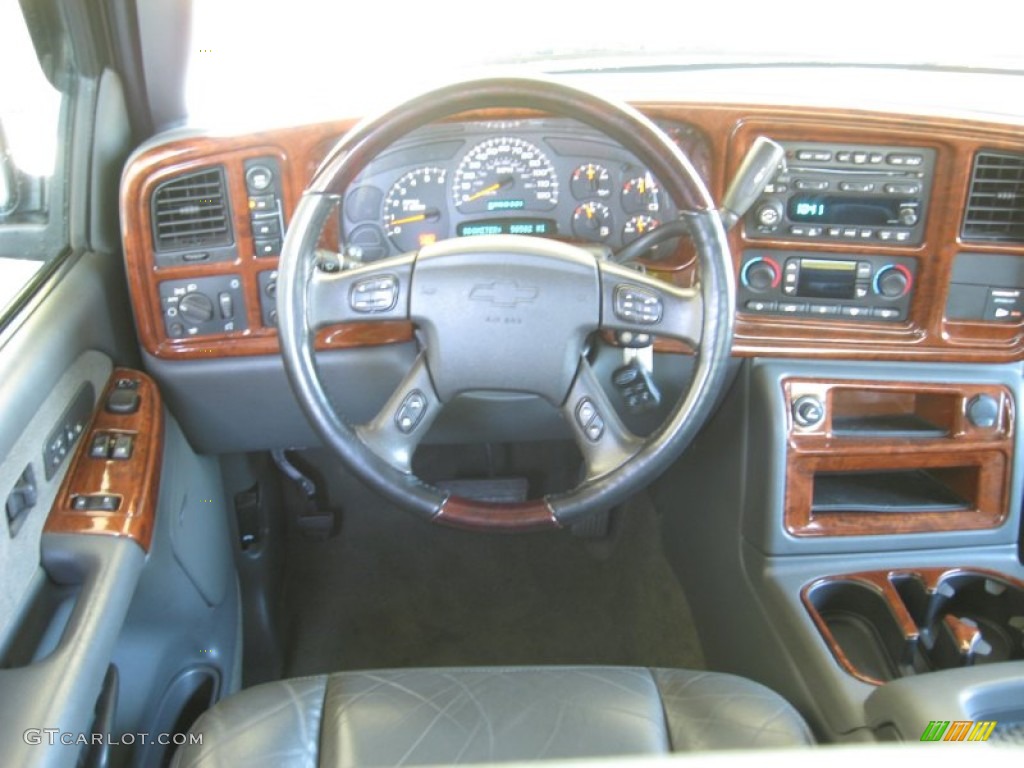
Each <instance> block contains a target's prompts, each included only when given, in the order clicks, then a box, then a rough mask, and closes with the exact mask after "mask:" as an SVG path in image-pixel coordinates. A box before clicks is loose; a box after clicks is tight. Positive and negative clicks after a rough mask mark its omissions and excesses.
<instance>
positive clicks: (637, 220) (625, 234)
mask: <svg viewBox="0 0 1024 768" xmlns="http://www.w3.org/2000/svg"><path fill="white" fill-rule="evenodd" d="M659 226H661V222H660V221H658V220H657V219H655V218H652V217H651V216H645V215H643V214H640V215H639V216H633V217H632V218H631V219H629V221H627V222H626V226H624V227H623V228H622V244H623V245H629V244H630V243H632V242H633V241H634V240H636V239H637V238H638V237H640V236H641V235H646V234H647V233H648V232H650V231H651V230H652V229H657V228H658V227H659Z"/></svg>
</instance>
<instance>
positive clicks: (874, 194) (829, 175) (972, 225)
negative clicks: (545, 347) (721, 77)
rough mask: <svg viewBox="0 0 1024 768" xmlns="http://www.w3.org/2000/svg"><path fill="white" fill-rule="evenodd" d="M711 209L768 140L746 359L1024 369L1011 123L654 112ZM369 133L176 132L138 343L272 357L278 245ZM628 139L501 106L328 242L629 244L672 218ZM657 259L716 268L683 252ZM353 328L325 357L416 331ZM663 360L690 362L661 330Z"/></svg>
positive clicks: (168, 149) (740, 280)
mask: <svg viewBox="0 0 1024 768" xmlns="http://www.w3.org/2000/svg"><path fill="white" fill-rule="evenodd" d="M637 106H638V107H639V108H640V109H641V110H642V111H644V112H645V113H646V114H647V115H648V116H649V117H650V118H652V119H653V120H655V121H657V122H659V123H660V124H661V125H662V126H663V127H665V128H666V129H667V130H668V132H669V133H670V135H671V136H672V138H673V139H674V140H675V141H676V142H677V143H678V144H679V145H680V147H681V148H682V149H683V151H684V152H685V153H686V154H687V155H688V156H689V157H690V159H691V161H692V162H693V163H694V165H695V166H696V167H697V168H698V170H699V172H700V173H701V174H702V175H703V176H704V178H705V179H706V181H707V182H708V185H709V187H710V189H711V191H712V193H713V195H714V196H715V198H716V199H719V200H720V199H721V196H722V194H723V193H724V189H725V187H726V186H727V184H728V180H729V179H730V178H731V177H732V175H733V174H734V173H735V172H736V170H737V168H738V167H739V164H740V162H741V160H742V158H743V156H744V154H745V153H746V151H747V149H748V148H749V147H750V146H751V144H752V143H753V142H754V140H755V139H756V138H757V137H758V136H761V135H764V136H768V137H770V138H772V139H774V140H776V141H779V142H781V143H782V144H783V145H784V146H785V148H786V152H787V165H788V168H787V171H786V173H785V174H783V175H780V176H779V177H777V178H776V179H774V180H773V183H772V185H770V186H769V188H768V190H767V191H766V194H765V195H764V196H763V198H762V199H761V200H759V201H758V203H757V204H756V205H755V206H754V208H753V209H752V210H751V211H750V213H749V214H748V215H747V217H746V218H745V220H744V221H743V222H742V223H741V224H740V225H739V226H737V227H736V228H735V229H733V230H732V231H731V233H730V242H731V246H732V250H733V256H734V267H735V270H736V274H737V288H738V299H739V303H738V315H737V323H736V333H735V340H734V346H733V353H734V354H735V355H737V356H763V355H771V356H775V357H806V358H813V359H821V358H831V359H890V360H905V361H917V360H921V361H929V360H930V361H953V362H1012V361H1019V360H1021V359H1024V336H1022V333H1021V331H1022V327H1024V323H1022V311H1024V301H1022V298H1021V297H1022V295H1024V232H1022V223H1021V222H1022V221H1024V210H1022V205H1024V203H1022V201H1024V140H1022V138H1021V135H1020V132H1019V129H1018V128H1016V127H1015V126H1012V125H1009V124H1001V123H992V122H984V121H981V120H965V119H953V118H943V117H934V116H920V115H899V114H887V113H873V112H851V111H849V110H840V109H831V108H823V107H815V108H811V107H801V108H796V107H787V108H782V107H776V106H759V105H735V104H687V103H668V102H658V103H648V104H639V105H637ZM351 125H352V122H350V121H341V122H336V123H323V124H316V125H310V126H303V127H297V128H289V129H281V130H273V131H267V132H263V133H254V134H247V135H239V136H224V137H215V136H210V135H202V134H195V133H173V134H168V135H166V136H162V137H157V138H156V139H155V140H154V141H152V142H150V143H149V144H147V145H146V146H144V147H142V148H140V149H139V150H138V151H137V152H136V153H135V154H134V155H133V157H132V158H131V159H130V161H129V163H128V166H127V168H126V171H125V175H124V178H123V183H122V189H121V212H122V225H123V239H124V246H125V259H126V263H127V274H128V278H129V285H130V291H131V296H132V303H133V308H134V311H135V315H136V320H137V326H138V329H139V334H140V341H141V343H142V346H143V348H144V349H145V351H146V352H147V354H149V355H151V356H153V357H154V358H156V359H162V360H168V361H173V360H188V359H210V358H233V357H244V356H261V355H273V354H276V352H277V339H276V330H275V324H276V314H275V312H276V309H275V300H274V290H275V282H274V281H275V279H276V272H275V269H276V265H277V261H276V260H277V255H278V253H279V252H280V246H281V242H282V239H283V236H284V233H285V232H286V231H287V225H288V221H289V218H290V216H291V214H292V212H293V211H294V208H295V205H296V203H297V200H298V198H299V196H300V195H301V193H302V190H303V189H304V188H305V186H306V185H307V184H308V183H309V181H310V179H311V178H312V175H313V173H314V171H315V169H316V167H317V166H318V164H319V163H320V162H321V161H322V160H323V158H324V157H325V156H326V155H327V153H328V152H329V150H330V148H331V147H332V145H333V144H334V142H335V141H336V140H337V139H338V137H339V136H341V135H342V134H343V133H344V132H345V131H346V130H347V129H348V128H349V127H350V126H351ZM675 213H676V212H675V211H674V209H673V208H672V206H671V203H670V201H668V200H666V199H665V198H664V196H663V195H662V194H661V192H660V190H659V188H658V181H657V179H655V178H653V177H652V176H651V175H650V173H649V172H648V171H647V169H645V168H644V167H643V166H642V165H641V164H639V163H638V162H637V161H636V159H635V158H633V157H632V156H631V155H630V154H629V153H628V152H626V151H625V150H624V149H623V148H622V147H620V146H618V145H617V144H616V143H615V142H614V141H611V140H609V139H607V138H604V137H602V136H599V135H596V134H595V133H594V132H593V131H592V130H591V129H589V128H587V127H585V126H582V125H579V124H576V123H573V122H571V121H567V120H563V119H559V118H552V117H545V116H538V115H536V114H533V113H528V112H522V111H517V110H490V111H488V112H487V113H486V114H479V115H469V116H466V117H465V119H463V120H461V121H458V120H457V121H449V122H445V123H441V124H438V125H433V126H429V127H427V128H425V129H423V130H421V131H419V132H417V133H416V134H413V135H410V136H409V137H407V138H406V139H404V140H403V141H401V142H400V143H398V144H396V145H394V146H393V147H391V148H390V149H389V150H388V151H387V152H385V153H383V154H381V155H380V156H379V157H378V158H376V159H375V160H374V162H372V163H371V164H370V165H369V166H368V167H367V168H366V169H365V170H364V172H363V173H362V175H361V176H360V177H359V178H358V179H357V180H356V181H355V182H354V183H353V185H352V186H351V188H350V189H349V190H348V191H347V194H346V195H345V197H344V199H343V204H342V205H341V206H339V213H338V216H337V218H336V220H335V221H334V222H332V223H331V224H330V225H329V226H328V227H327V228H326V229H325V232H324V238H323V241H322V246H323V247H324V248H325V249H326V250H328V251H329V250H332V249H334V250H338V251H344V257H345V262H346V263H357V262H360V261H372V260H375V259H380V258H384V257H387V256H389V255H394V254H397V253H400V252H403V251H407V250H410V249H415V248H417V247H419V246H420V245H422V244H425V243H428V242H431V241H433V240H437V239H443V238H448V237H459V236H463V237H466V236H472V235H474V234H481V233H494V232H510V233H517V234H532V235H537V236H543V237H557V238H562V239H567V240H571V241H574V242H578V243H585V244H590V245H595V246H606V247H607V248H608V249H610V250H611V251H615V250H617V249H619V248H621V247H622V246H623V245H624V244H625V243H628V242H629V241H630V240H631V239H632V238H635V237H637V236H639V234H642V232H644V231H648V230H650V229H651V228H654V227H656V226H658V224H660V223H661V222H662V221H665V220H667V219H668V218H669V217H672V216H674V215H675ZM666 245H668V246H669V247H666V246H662V247H661V248H662V251H661V252H659V253H655V254H652V258H651V259H649V260H647V261H646V262H644V268H646V269H647V271H648V272H649V273H651V274H654V275H656V276H659V277H661V278H662V279H664V280H667V281H670V282H673V283H675V284H678V285H684V286H685V285H693V284H694V283H695V282H696V281H698V280H699V274H697V271H696V267H695V265H694V261H693V258H692V253H691V252H690V251H689V250H688V247H687V244H686V243H685V242H683V243H680V244H678V245H673V244H666ZM412 330H413V329H412V328H411V327H410V326H409V325H408V324H403V323H365V324H350V325H346V326H339V327H338V328H336V329H330V330H328V331H327V332H323V333H321V335H320V337H319V338H318V346H319V347H320V348H321V349H344V348H352V347H362V346H367V345H380V344H388V343H397V342H403V341H408V340H410V339H411V338H412ZM655 348H656V350H660V351H665V352H684V351H686V350H684V349H682V348H680V347H679V346H678V345H677V346H673V345H672V344H669V343H665V342H662V341H660V340H656V345H655Z"/></svg>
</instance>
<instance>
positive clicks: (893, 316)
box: [871, 307, 902, 320]
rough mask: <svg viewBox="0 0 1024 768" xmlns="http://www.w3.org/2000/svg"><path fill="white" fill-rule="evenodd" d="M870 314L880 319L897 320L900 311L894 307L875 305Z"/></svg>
mask: <svg viewBox="0 0 1024 768" xmlns="http://www.w3.org/2000/svg"><path fill="white" fill-rule="evenodd" d="M871 314H872V315H873V316H874V317H877V318H878V319H880V320H899V319H900V314H902V313H901V312H900V310H899V309H897V308H896V307H875V308H874V309H873V310H871Z"/></svg>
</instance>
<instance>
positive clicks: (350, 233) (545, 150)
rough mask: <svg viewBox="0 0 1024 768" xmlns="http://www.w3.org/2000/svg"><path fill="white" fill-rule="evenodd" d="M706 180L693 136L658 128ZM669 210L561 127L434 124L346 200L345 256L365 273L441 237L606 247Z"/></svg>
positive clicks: (585, 139)
mask: <svg viewBox="0 0 1024 768" xmlns="http://www.w3.org/2000/svg"><path fill="white" fill-rule="evenodd" d="M662 128H664V129H665V130H666V131H667V132H668V133H669V135H670V136H672V138H673V140H675V141H676V142H677V143H678V144H679V145H680V147H681V148H682V150H683V151H684V152H685V153H686V154H687V155H688V156H689V157H690V159H691V161H692V162H693V163H694V164H695V166H696V167H697V169H698V171H700V172H701V173H702V175H703V176H704V177H705V179H706V178H707V175H708V168H707V165H708V157H709V151H708V144H707V142H706V140H705V139H704V137H703V135H702V134H701V133H700V132H699V131H698V130H697V129H695V128H694V127H692V126H690V125H686V124H683V123H669V124H665V125H662ZM675 214H676V209H675V207H674V205H673V203H672V201H671V200H669V199H668V196H667V195H665V194H664V193H663V192H662V191H661V189H660V185H659V183H658V180H657V179H656V178H655V177H654V176H653V175H652V174H651V172H650V171H649V170H648V169H647V168H646V167H644V166H643V165H642V164H641V163H640V162H639V161H638V160H637V159H636V158H635V157H634V156H633V155H632V154H631V153H630V152H628V151H627V150H625V149H624V148H623V147H622V146H621V145H619V144H617V143H616V142H614V141H613V140H611V139H609V138H607V137H605V136H604V135H603V134H600V133H597V132H595V131H594V130H592V129H590V128H588V127H587V126H585V125H583V124H582V123H579V122H576V121H574V120H567V119H561V118H550V119H532V120H514V121H501V122H472V123H444V124H438V125H433V126H429V127H427V128H424V129H421V130H419V131H416V132H415V133H413V134H410V136H408V137H406V138H405V139H403V140H401V141H400V142H398V143H396V144H395V145H393V146H392V147H390V148H389V149H388V150H387V151H386V152H384V153H382V154H381V155H380V156H379V157H377V158H376V159H375V160H374V161H373V162H372V163H371V164H370V165H368V166H367V167H366V168H365V169H364V170H363V172H362V173H361V174H360V176H359V177H358V178H357V179H356V180H355V181H354V182H353V183H352V185H351V186H350V188H349V190H348V191H347V193H346V195H345V197H344V200H343V205H342V212H341V231H342V234H343V239H344V243H345V248H346V255H347V256H348V257H350V258H351V259H352V260H354V261H364V262H369V261H375V260H377V259H381V258H385V257H387V256H393V255H397V254H399V253H404V252H407V251H413V250H416V249H418V248H420V247H422V246H425V245H429V244H430V243H433V242H436V241H439V240H444V239H447V238H451V237H471V236H473V235H484V234H520V235H533V236H540V237H553V238H558V239H563V240H570V241H573V242H579V243H587V244H601V245H606V246H608V247H609V248H611V249H612V250H613V251H615V250H618V249H619V248H622V247H624V246H625V245H628V244H629V243H630V242H632V241H633V240H635V239H636V238H638V237H640V236H641V235H643V234H645V233H646V232H649V231H651V230H653V229H656V228H657V227H658V226H660V224H661V223H662V222H663V221H667V220H668V219H669V218H671V217H673V216H675Z"/></svg>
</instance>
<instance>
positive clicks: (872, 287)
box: [737, 250, 917, 322]
mask: <svg viewBox="0 0 1024 768" xmlns="http://www.w3.org/2000/svg"><path fill="white" fill-rule="evenodd" d="M916 270H917V263H916V260H915V259H913V258H911V257H907V256H880V255H866V256H865V255H857V256H856V257H850V256H848V255H846V254H828V253H824V254H815V255H814V256H808V255H806V254H803V253H796V252H787V251H767V250H766V251H746V252H745V253H744V254H743V259H742V262H741V263H740V269H739V290H738V295H737V298H738V306H739V309H740V311H743V312H750V313H754V314H769V315H803V316H807V315H810V316H815V317H821V318H824V319H835V320H873V321H881V322H902V321H904V320H906V319H907V312H908V311H909V308H910V299H911V296H912V294H913V290H914V281H915V277H916Z"/></svg>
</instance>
